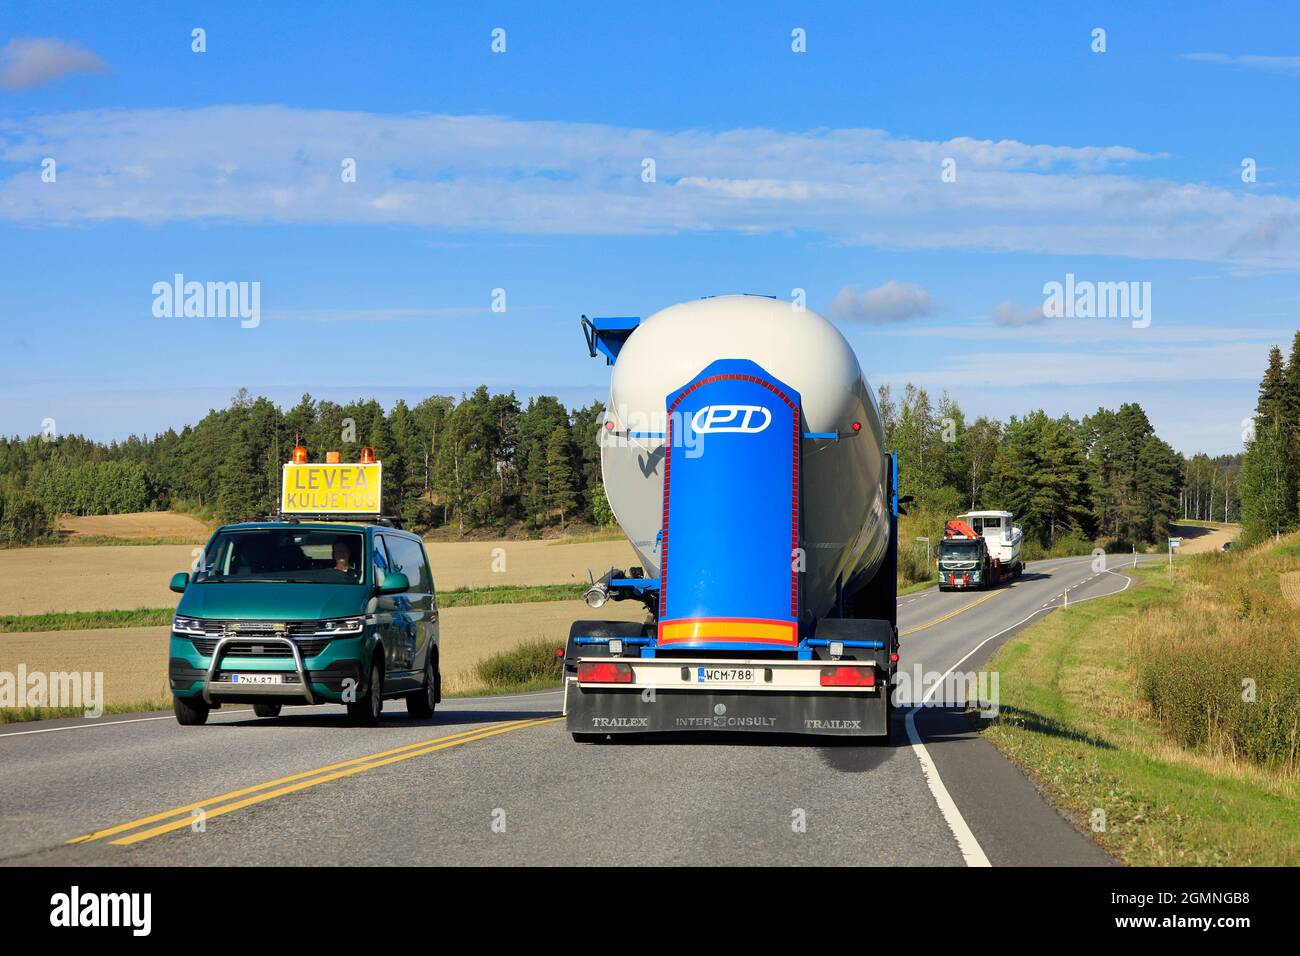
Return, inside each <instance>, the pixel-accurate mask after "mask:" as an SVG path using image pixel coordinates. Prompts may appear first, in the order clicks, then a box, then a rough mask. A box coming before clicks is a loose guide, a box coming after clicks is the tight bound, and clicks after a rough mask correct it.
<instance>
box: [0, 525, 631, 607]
mask: <svg viewBox="0 0 1300 956" xmlns="http://www.w3.org/2000/svg"><path fill="white" fill-rule="evenodd" d="M425 548H426V549H427V551H428V553H429V561H430V562H431V563H432V565H433V579H434V581H435V583H436V584H437V586H438V589H439V590H452V589H453V588H463V587H490V586H495V585H503V584H516V585H518V584H574V583H578V582H581V581H586V580H587V569H588V568H591V570H592V571H593V572H594V573H595V574H596V576H597V577H599V576H600V575H601V574H603V573H604V572H605V571H606V570H608V568H609V566H610V565H611V564H616V565H617V566H619V567H622V568H626V567H627V566H628V565H629V564H634V563H636V557H635V552H633V550H632V546H631V545H629V544H628V543H627V542H626V541H595V542H583V543H579V544H564V543H558V542H553V541H475V542H464V543H462V542H455V543H449V542H437V543H427V544H426V545H425ZM497 548H499V549H501V551H500V552H499V553H494V549H497ZM193 555H194V549H193V548H192V547H190V546H188V545H173V544H159V545H146V544H142V545H138V546H135V547H116V546H112V545H108V546H89V547H87V546H80V545H68V546H65V547H57V548H15V549H12V550H0V581H4V582H5V586H4V589H3V591H0V615H4V614H49V613H54V612H60V611H106V610H134V609H135V608H138V607H167V606H172V607H174V606H175V604H176V600H177V596H176V595H175V594H173V593H172V592H171V591H169V590H168V589H167V582H168V581H169V580H170V579H171V576H172V574H174V573H175V572H177V571H186V570H188V569H189V567H190V563H191V561H192V560H193ZM502 560H504V568H505V570H504V571H495V570H493V567H494V562H496V564H495V567H498V568H499V567H502V563H501V561H502Z"/></svg>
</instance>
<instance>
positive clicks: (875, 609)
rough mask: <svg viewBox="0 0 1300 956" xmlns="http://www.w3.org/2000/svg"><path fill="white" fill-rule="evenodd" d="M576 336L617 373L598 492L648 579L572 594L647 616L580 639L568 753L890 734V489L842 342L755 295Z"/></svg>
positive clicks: (599, 626)
mask: <svg viewBox="0 0 1300 956" xmlns="http://www.w3.org/2000/svg"><path fill="white" fill-rule="evenodd" d="M582 327H583V332H584V334H585V336H586V339H587V348H588V351H589V353H590V354H591V355H592V357H598V356H604V357H605V359H606V361H607V363H608V364H609V365H612V366H613V373H612V377H611V383H610V394H609V403H608V406H607V408H606V413H605V418H604V421H603V427H602V434H601V467H602V476H603V480H604V487H605V491H606V495H607V497H608V500H609V504H610V507H611V509H612V510H613V512H614V515H615V517H616V519H617V520H618V522H619V524H620V525H621V526H622V528H623V530H624V532H625V533H626V534H627V536H628V539H629V540H630V542H631V544H632V547H633V548H634V549H635V551H636V553H637V556H638V557H639V559H640V561H641V565H640V566H639V567H634V568H630V569H626V570H621V569H611V570H610V571H609V572H608V573H607V574H605V575H604V576H602V577H601V578H600V579H599V580H597V581H593V582H592V584H591V586H590V587H589V588H588V589H587V592H586V594H585V595H584V598H585V600H586V602H587V604H588V605H589V606H590V607H592V608H593V609H598V608H600V607H602V606H603V605H604V604H605V602H607V601H610V600H637V601H641V602H642V603H644V604H645V606H646V610H647V616H646V620H645V621H644V622H639V623H636V622H626V621H601V620H580V621H576V622H574V624H573V626H572V628H571V631H570V635H569V640H568V645H567V648H566V650H565V661H564V664H565V714H566V719H567V725H568V729H569V731H570V732H571V733H572V734H573V736H574V738H575V739H576V740H579V741H596V740H603V739H605V738H606V737H607V736H608V735H613V734H627V733H646V732H658V731H692V730H696V731H699V730H722V731H746V732H749V731H766V732H774V733H798V734H813V735H850V736H875V737H880V736H885V735H887V734H888V733H889V727H890V700H889V697H890V693H889V692H890V685H891V678H892V676H893V674H894V671H895V667H896V664H897V661H898V629H897V620H896V603H897V539H898V534H897V527H898V523H897V519H898V514H899V504H900V498H899V496H898V472H897V464H896V460H895V458H894V456H893V455H892V454H890V453H889V452H887V451H886V450H885V449H884V447H883V445H884V433H883V427H882V424H881V418H880V411H879V408H878V407H877V404H876V401H875V397H874V395H873V393H872V389H871V387H870V386H869V385H868V384H867V381H866V379H865V378H864V377H863V374H862V370H861V368H860V367H859V365H858V360H857V358H856V356H855V355H854V353H853V350H852V348H851V347H850V346H849V344H848V342H847V341H845V339H844V336H843V335H841V334H840V332H839V330H838V329H836V328H835V327H834V326H833V325H832V324H831V323H830V322H828V321H826V320H825V319H824V318H822V317H821V316H819V315H817V314H816V313H814V312H812V311H808V310H806V309H803V308H800V307H798V306H796V305H793V304H791V303H789V302H781V301H777V300H775V299H771V298H768V297H764V296H750V295H736V296H718V297H710V298H705V299H700V300H698V301H694V302H687V303H683V304H680V305H675V306H671V307H669V308H666V309H663V310H662V311H660V312H657V313H655V314H654V315H652V316H650V317H649V318H648V319H646V320H645V321H644V322H643V321H640V320H639V319H635V318H596V319H589V318H587V317H586V316H583V318H582ZM906 500H907V499H906V498H904V499H901V501H902V502H903V503H905V502H906Z"/></svg>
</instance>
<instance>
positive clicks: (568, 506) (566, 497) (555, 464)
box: [546, 425, 577, 528]
mask: <svg viewBox="0 0 1300 956" xmlns="http://www.w3.org/2000/svg"><path fill="white" fill-rule="evenodd" d="M572 455H573V452H572V449H571V448H570V443H569V430H568V428H567V427H565V426H563V425H557V426H556V427H555V429H554V430H553V431H552V432H551V434H550V437H549V438H548V439H547V441H546V504H547V506H548V508H549V509H550V510H551V511H558V512H559V513H560V527H561V528H563V527H564V521H565V516H566V515H568V514H571V513H572V511H573V509H574V506H575V505H576V504H577V491H576V481H575V476H574V472H573V465H572Z"/></svg>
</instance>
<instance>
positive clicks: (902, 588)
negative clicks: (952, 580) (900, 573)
mask: <svg viewBox="0 0 1300 956" xmlns="http://www.w3.org/2000/svg"><path fill="white" fill-rule="evenodd" d="M933 587H938V583H937V582H935V581H915V582H913V583H912V584H904V583H903V582H902V581H899V582H898V593H899V596H902V595H904V594H912V593H914V592H916V591H928V590H929V589H930V588H933Z"/></svg>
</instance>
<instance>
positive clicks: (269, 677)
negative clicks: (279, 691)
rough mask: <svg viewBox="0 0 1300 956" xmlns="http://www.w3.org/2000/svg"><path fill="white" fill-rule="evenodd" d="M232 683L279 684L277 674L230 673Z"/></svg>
mask: <svg viewBox="0 0 1300 956" xmlns="http://www.w3.org/2000/svg"><path fill="white" fill-rule="evenodd" d="M230 683H232V684H279V683H282V681H281V680H280V675H279V674H231V675H230Z"/></svg>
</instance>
